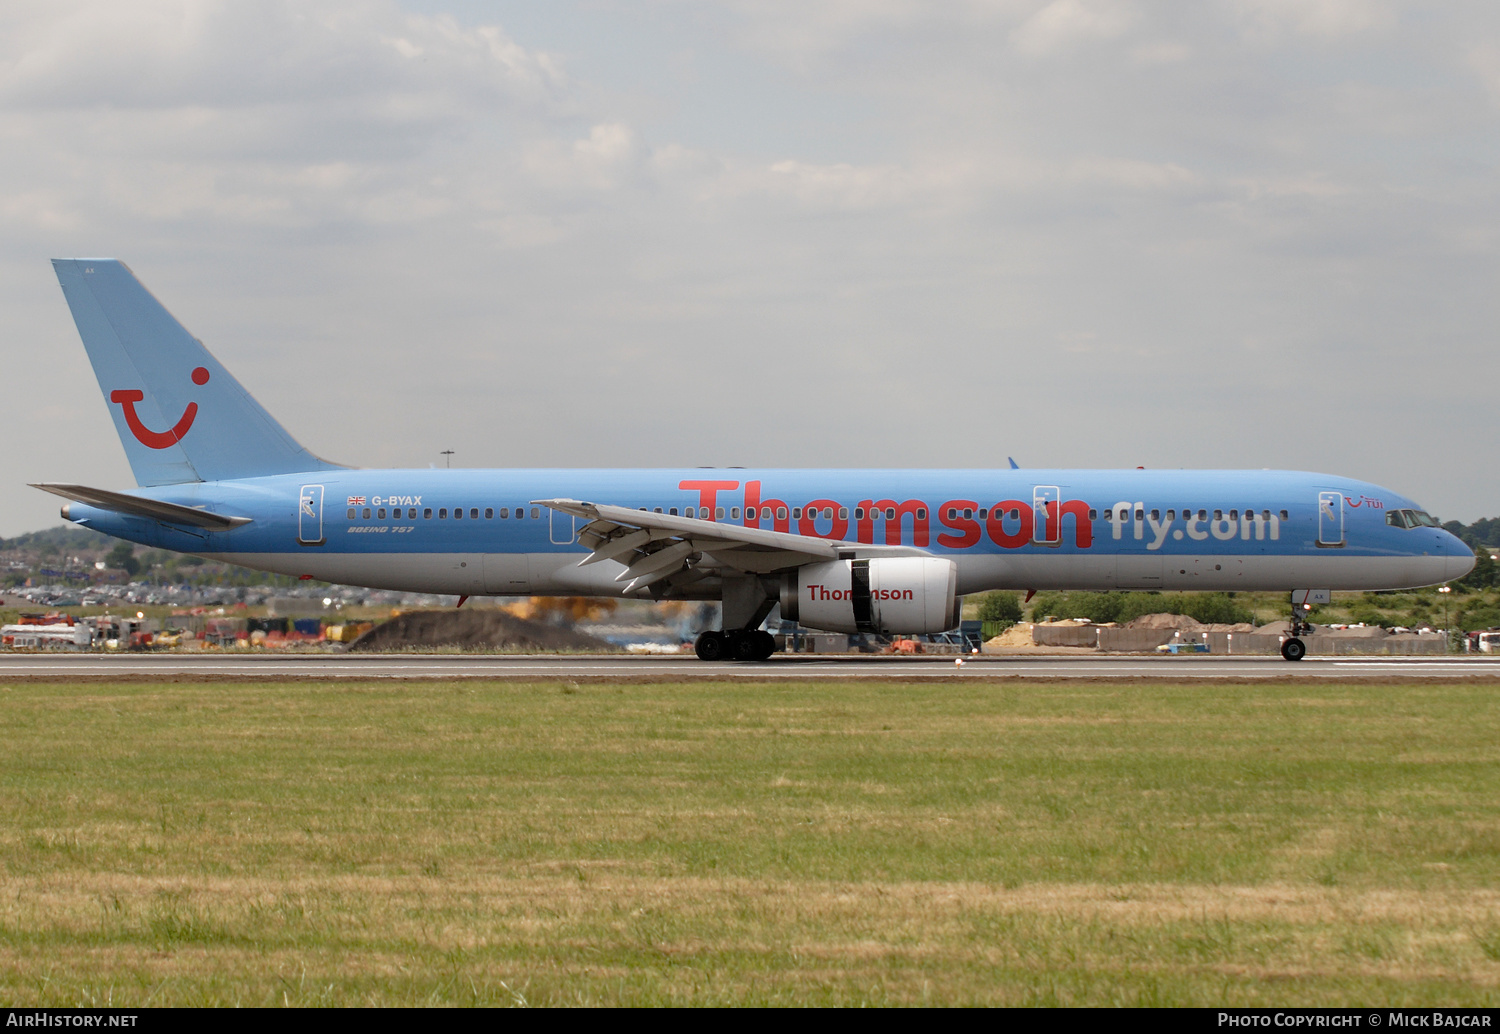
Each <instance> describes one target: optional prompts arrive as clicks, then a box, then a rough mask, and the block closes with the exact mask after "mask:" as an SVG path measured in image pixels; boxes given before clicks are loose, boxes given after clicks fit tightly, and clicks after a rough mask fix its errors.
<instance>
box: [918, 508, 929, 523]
mask: <svg viewBox="0 0 1500 1034" xmlns="http://www.w3.org/2000/svg"><path fill="white" fill-rule="evenodd" d="M926 519H927V507H925V506H919V507H917V520H919V521H925V520H926Z"/></svg>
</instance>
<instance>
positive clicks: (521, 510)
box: [516, 506, 661, 520]
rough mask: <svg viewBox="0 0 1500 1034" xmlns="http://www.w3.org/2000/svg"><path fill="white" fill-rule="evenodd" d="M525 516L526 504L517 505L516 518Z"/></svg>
mask: <svg viewBox="0 0 1500 1034" xmlns="http://www.w3.org/2000/svg"><path fill="white" fill-rule="evenodd" d="M660 512H661V511H660V510H658V511H657V513H660ZM525 516H526V507H524V506H518V507H516V520H520V519H521V518H522V517H525Z"/></svg>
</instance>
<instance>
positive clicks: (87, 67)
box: [0, 0, 565, 113]
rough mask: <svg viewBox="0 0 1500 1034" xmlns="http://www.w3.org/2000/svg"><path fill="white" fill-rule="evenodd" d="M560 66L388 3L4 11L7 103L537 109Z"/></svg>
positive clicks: (153, 3) (76, 3) (108, 5)
mask: <svg viewBox="0 0 1500 1034" xmlns="http://www.w3.org/2000/svg"><path fill="white" fill-rule="evenodd" d="M564 82H565V79H564V77H563V75H562V73H561V70H560V69H559V67H558V65H557V63H556V61H555V60H554V59H553V58H551V57H550V56H548V55H546V54H543V53H533V52H528V51H526V50H525V49H524V48H522V47H520V46H519V45H517V44H516V43H515V42H514V41H513V40H511V39H510V38H509V37H507V36H506V35H505V34H504V33H503V32H502V31H501V30H499V29H498V28H495V27H482V28H478V29H463V28H460V27H459V25H458V23H457V22H455V21H454V20H453V19H452V18H448V17H437V18H425V17H419V16H413V15H407V14H403V13H402V12H401V11H400V10H399V9H398V8H397V7H396V6H395V5H394V4H393V3H390V2H388V0H263V2H258V3H238V2H233V0H133V2H131V3H128V4H121V3H112V2H109V0H59V2H56V3H48V4H15V5H7V6H6V7H4V8H3V9H0V103H5V104H8V105H15V104H17V103H25V104H27V105H28V106H31V107H33V108H48V107H87V108H108V109H121V108H163V107H166V108H180V107H193V106H204V105H211V106H217V107H230V108H232V107H246V106H255V105H265V104H273V105H286V104H295V105H302V104H307V103H309V102H315V103H320V104H326V103H329V102H330V101H335V100H339V99H351V98H362V99H364V100H366V101H367V102H371V103H376V104H380V103H384V104H386V105H394V106H399V105H401V104H402V103H403V101H404V103H405V104H406V105H407V106H408V107H412V108H419V109H428V110H429V113H430V112H431V111H435V110H438V109H441V108H442V107H444V106H451V105H453V104H455V103H457V104H458V105H459V106H460V107H461V108H463V109H465V110H468V109H472V108H473V106H474V105H476V104H480V103H495V102H533V103H534V102H541V101H546V100H548V99H550V98H551V97H552V96H554V95H555V94H556V93H557V92H558V91H559V90H560V89H562V88H563V85H564Z"/></svg>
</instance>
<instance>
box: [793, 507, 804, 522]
mask: <svg viewBox="0 0 1500 1034" xmlns="http://www.w3.org/2000/svg"><path fill="white" fill-rule="evenodd" d="M801 519H802V507H800V506H794V507H792V520H794V521H800V520H801Z"/></svg>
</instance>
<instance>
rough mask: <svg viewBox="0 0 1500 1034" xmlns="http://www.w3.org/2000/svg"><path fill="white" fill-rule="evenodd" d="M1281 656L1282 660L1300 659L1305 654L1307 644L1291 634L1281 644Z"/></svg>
mask: <svg viewBox="0 0 1500 1034" xmlns="http://www.w3.org/2000/svg"><path fill="white" fill-rule="evenodd" d="M1281 656H1282V659H1283V660H1288V661H1300V660H1301V659H1302V658H1304V657H1306V656H1307V644H1306V643H1304V642H1303V641H1302V640H1300V639H1298V638H1297V637H1296V636H1293V637H1292V638H1290V639H1288V640H1287V641H1286V642H1284V643H1282V644H1281Z"/></svg>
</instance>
